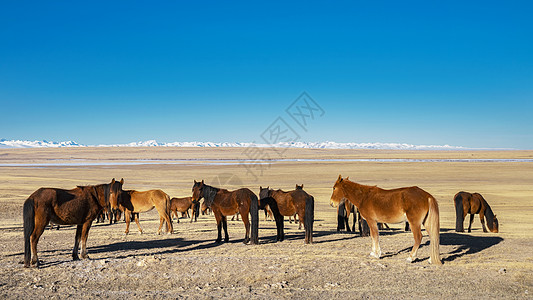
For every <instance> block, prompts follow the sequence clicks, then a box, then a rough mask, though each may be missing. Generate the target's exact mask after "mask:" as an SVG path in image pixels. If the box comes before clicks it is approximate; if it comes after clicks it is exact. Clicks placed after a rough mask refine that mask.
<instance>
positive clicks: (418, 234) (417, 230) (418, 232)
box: [407, 222, 422, 263]
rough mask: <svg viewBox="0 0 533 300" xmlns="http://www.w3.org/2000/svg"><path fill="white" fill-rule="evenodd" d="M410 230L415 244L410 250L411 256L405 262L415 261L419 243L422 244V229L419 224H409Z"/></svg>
mask: <svg viewBox="0 0 533 300" xmlns="http://www.w3.org/2000/svg"><path fill="white" fill-rule="evenodd" d="M410 225H411V229H412V231H413V238H414V239H415V243H414V244H413V249H412V250H411V255H409V257H408V258H407V262H410V263H412V262H414V261H415V259H416V252H417V251H418V248H419V247H420V243H421V242H422V227H421V226H420V225H421V224H414V223H411V222H410Z"/></svg>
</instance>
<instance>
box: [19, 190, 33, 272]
mask: <svg viewBox="0 0 533 300" xmlns="http://www.w3.org/2000/svg"><path fill="white" fill-rule="evenodd" d="M22 216H23V218H24V266H25V267H29V266H30V259H31V241H30V237H31V235H32V233H33V230H34V229H35V206H34V200H33V198H28V199H26V201H24V208H23V210H22Z"/></svg>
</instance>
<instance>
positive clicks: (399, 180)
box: [0, 148, 533, 299]
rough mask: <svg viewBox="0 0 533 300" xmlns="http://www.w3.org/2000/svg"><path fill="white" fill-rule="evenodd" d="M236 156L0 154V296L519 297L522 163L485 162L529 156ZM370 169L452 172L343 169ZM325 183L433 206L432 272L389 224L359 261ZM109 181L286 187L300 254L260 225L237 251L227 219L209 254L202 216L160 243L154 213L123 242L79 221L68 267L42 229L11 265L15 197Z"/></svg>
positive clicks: (523, 273)
mask: <svg viewBox="0 0 533 300" xmlns="http://www.w3.org/2000/svg"><path fill="white" fill-rule="evenodd" d="M243 151H244V149H228V148H223V149H198V148H79V149H71V148H69V149H0V250H1V251H0V298H2V299H15V298H16V299H20V298H28V297H32V298H52V299H54V298H66V297H75V298H79V299H89V298H90V299H92V298H95V297H98V298H100V297H101V298H112V299H126V298H131V297H140V298H153V297H157V298H163V297H165V298H201V299H204V298H217V299H218V298H232V299H245V298H257V299H271V298H289V297H290V298H330V299H334V298H340V297H342V298H348V299H352V298H386V299H390V298H431V299H434V298H437V299H450V298H461V299H473V298H479V297H481V298H497V297H498V298H512V299H515V298H533V296H532V295H533V162H524V161H506V162H497V161H490V160H488V159H533V151H451V152H446V151H433V152H430V151H377V150H373V151H370V150H324V149H321V150H302V149H289V150H287V151H284V152H283V153H281V154H280V153H277V152H268V153H269V154H268V155H269V156H270V157H271V158H284V159H286V160H284V161H274V162H271V163H265V164H263V165H255V164H253V163H250V162H248V164H247V165H246V164H245V165H241V164H240V162H241V161H240V160H241V159H244V158H247V155H248V154H247V153H244V152H243ZM261 151H263V150H261ZM265 151H266V150H265ZM262 154H263V155H264V153H262ZM376 158H377V159H379V158H381V159H383V158H385V159H391V158H395V159H406V158H407V159H419V160H420V159H454V161H409V162H404V161H361V160H353V159H376ZM138 159H143V160H146V161H145V162H146V163H143V164H137V163H135V162H134V161H133V160H138ZM297 159H301V160H297ZM316 159H322V160H316ZM328 159H352V161H339V160H335V161H330V160H328ZM457 159H483V161H471V162H467V161H462V160H457ZM176 160H180V161H178V162H177V161H176ZM233 160H235V161H233ZM25 164H31V165H25ZM339 174H342V175H343V176H350V179H351V180H353V181H356V182H359V183H363V184H368V185H378V186H380V187H383V188H395V187H402V186H412V185H417V186H419V187H421V188H423V189H424V190H426V191H428V192H429V193H431V194H432V195H433V196H435V197H436V198H437V200H438V201H439V206H440V211H441V215H440V220H441V247H440V252H441V258H442V259H443V265H442V266H440V267H436V266H433V265H430V264H428V257H429V247H428V242H429V239H428V237H427V235H426V234H425V233H424V239H423V241H422V243H423V245H422V247H421V248H420V250H419V252H418V260H417V261H416V262H414V263H411V264H409V263H407V262H406V261H405V259H406V258H407V256H408V251H409V250H410V248H411V246H412V243H413V238H412V234H411V233H408V232H403V230H401V229H400V228H401V224H394V225H391V227H392V230H389V231H382V232H381V233H380V237H381V238H380V242H381V247H382V251H383V252H384V256H383V258H381V259H379V260H378V259H373V258H370V257H369V255H368V254H369V253H370V250H371V245H370V238H368V237H360V236H359V235H358V234H357V233H338V232H336V210H335V208H332V207H330V206H329V197H330V196H331V191H332V186H333V183H334V182H335V180H336V178H337V176H338V175H339ZM113 177H114V178H117V179H120V178H124V180H125V185H124V189H136V190H147V189H154V188H159V189H162V190H164V191H165V192H167V193H168V194H169V195H170V196H171V197H183V196H190V195H191V187H192V183H193V180H194V179H196V180H201V179H204V180H205V181H206V183H208V184H211V185H214V186H221V187H226V188H228V189H234V188H237V187H241V186H244V187H248V188H250V189H252V190H253V191H254V192H256V193H258V192H259V186H260V185H261V186H270V187H273V188H281V189H284V190H290V189H293V188H294V185H295V184H302V183H303V184H304V189H305V190H306V191H307V192H308V193H310V194H312V195H313V196H314V197H315V225H314V229H315V232H314V244H311V245H304V242H303V238H304V232H303V230H298V225H296V224H290V223H289V222H288V220H287V221H286V223H285V226H286V234H287V240H285V241H283V242H277V243H276V242H275V234H276V230H275V224H274V222H273V221H265V220H264V218H263V216H262V214H260V216H261V217H260V229H259V236H260V245H244V244H243V243H242V240H243V237H244V227H243V224H242V222H241V221H228V231H229V235H230V242H229V243H223V244H220V245H217V244H215V243H214V240H215V238H216V224H215V221H214V217H213V216H212V215H209V216H200V218H199V219H198V222H195V223H189V222H188V220H186V219H181V220H180V223H179V224H177V223H176V222H174V229H175V233H174V234H172V235H167V234H165V235H157V234H156V232H157V226H158V223H159V222H158V221H159V218H158V215H157V212H156V211H155V210H154V211H151V212H148V213H144V214H141V215H140V219H141V225H142V226H143V229H144V231H145V233H144V234H142V235H141V234H139V233H138V232H137V230H136V226H135V224H132V227H131V228H130V231H131V233H130V234H129V235H128V236H125V235H124V229H125V224H124V223H123V222H120V223H118V224H114V225H108V224H96V223H93V227H92V229H91V231H90V233H89V240H88V250H89V256H90V259H88V260H81V261H72V259H71V253H72V246H73V242H74V234H75V227H62V228H61V229H59V230H47V231H45V233H44V234H43V236H42V237H41V240H40V242H39V245H38V250H39V258H40V259H41V260H42V261H43V265H42V266H41V267H40V268H38V269H37V268H23V265H22V264H20V262H21V261H22V259H23V238H22V203H23V202H24V200H25V199H26V198H27V197H28V196H29V195H30V194H31V193H32V192H33V191H34V190H36V189H37V188H39V187H43V186H46V187H58V188H73V187H75V186H76V185H87V184H99V183H106V182H109V181H110V180H111V178H113ZM461 190H465V191H471V192H479V193H481V194H483V195H484V197H485V199H486V200H487V201H488V202H489V204H491V206H492V208H493V210H494V212H495V213H496V214H497V216H498V219H499V220H500V232H499V233H483V232H482V230H481V224H480V222H479V218H478V217H477V216H476V218H475V221H474V225H473V231H472V233H470V234H468V233H456V232H455V231H454V224H455V216H454V210H453V202H452V199H453V196H454V194H455V193H457V192H458V191H461ZM465 224H466V222H465Z"/></svg>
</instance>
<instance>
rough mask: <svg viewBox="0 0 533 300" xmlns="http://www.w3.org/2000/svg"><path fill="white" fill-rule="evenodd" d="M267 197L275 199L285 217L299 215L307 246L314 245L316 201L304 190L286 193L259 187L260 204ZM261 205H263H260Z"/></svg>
mask: <svg viewBox="0 0 533 300" xmlns="http://www.w3.org/2000/svg"><path fill="white" fill-rule="evenodd" d="M302 187H303V186H302ZM267 197H271V198H273V199H274V200H275V201H276V203H277V207H278V209H279V212H280V213H281V215H283V216H292V215H294V214H295V213H296V214H298V218H299V219H300V223H303V224H304V229H305V241H304V243H305V244H310V243H313V222H314V210H315V209H314V207H315V199H314V198H313V196H311V195H309V194H308V193H306V192H305V191H304V190H303V189H301V188H299V189H295V190H292V191H288V192H284V191H282V190H273V189H270V188H269V187H266V188H263V187H261V186H260V187H259V198H260V200H259V201H260V202H261V201H262V199H265V198H267ZM260 205H262V204H261V203H260Z"/></svg>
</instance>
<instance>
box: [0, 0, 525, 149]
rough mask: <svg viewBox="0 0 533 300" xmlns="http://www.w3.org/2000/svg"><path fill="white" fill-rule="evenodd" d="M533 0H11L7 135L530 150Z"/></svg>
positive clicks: (0, 128) (1, 57) (2, 14)
mask: <svg viewBox="0 0 533 300" xmlns="http://www.w3.org/2000/svg"><path fill="white" fill-rule="evenodd" d="M110 2H111V3H110ZM532 3H533V2H531V1H346V2H340V1H339V2H336V1H335V2H334V1H321V2H314V1H305V2H290V3H289V1H279V2H278V1H264V2H258V1H243V2H233V1H229V2H228V1H213V2H211V1H187V2H186V1H161V2H153V1H152V2H149V1H122V2H115V1H101V2H100V1H88V2H84V3H80V2H77V1H74V2H73V1H35V2H30V1H2V3H1V4H0V112H1V114H0V138H6V139H30V140H33V139H47V140H53V141H64V140H75V141H77V142H79V143H83V144H101V143H126V142H132V141H139V140H147V139H156V140H158V141H160V142H173V141H213V142H224V141H228V142H233V141H240V142H250V141H257V142H259V141H261V138H260V135H261V133H262V132H263V131H264V130H265V129H266V128H267V127H268V126H269V125H270V124H271V123H272V122H273V121H274V120H275V119H276V118H277V117H282V118H284V119H286V120H287V121H288V122H290V121H292V120H291V119H290V117H288V115H287V113H286V112H285V109H286V108H287V107H288V106H289V105H290V104H291V103H292V102H293V101H294V100H295V99H296V98H297V97H298V96H299V95H300V94H301V93H302V92H304V91H306V92H307V93H308V94H309V95H310V96H311V97H312V98H313V99H314V100H315V101H316V102H317V103H318V104H319V105H320V106H321V107H322V108H323V110H324V115H323V116H321V117H317V118H315V120H311V121H310V122H309V124H308V127H307V128H306V129H307V131H305V130H302V129H301V128H298V127H297V126H296V125H294V124H293V123H289V124H290V125H291V126H293V128H294V129H295V130H296V131H298V134H299V135H300V136H301V139H300V140H302V141H336V142H400V143H410V144H438V145H442V144H450V145H457V146H467V147H511V148H518V149H533V120H532V117H533V17H532V15H533V4H532Z"/></svg>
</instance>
